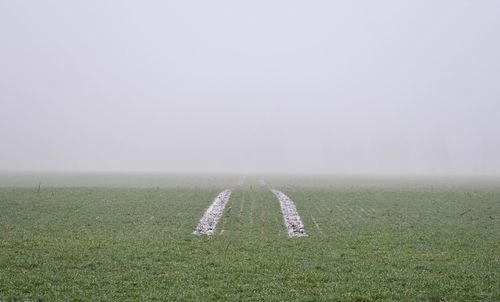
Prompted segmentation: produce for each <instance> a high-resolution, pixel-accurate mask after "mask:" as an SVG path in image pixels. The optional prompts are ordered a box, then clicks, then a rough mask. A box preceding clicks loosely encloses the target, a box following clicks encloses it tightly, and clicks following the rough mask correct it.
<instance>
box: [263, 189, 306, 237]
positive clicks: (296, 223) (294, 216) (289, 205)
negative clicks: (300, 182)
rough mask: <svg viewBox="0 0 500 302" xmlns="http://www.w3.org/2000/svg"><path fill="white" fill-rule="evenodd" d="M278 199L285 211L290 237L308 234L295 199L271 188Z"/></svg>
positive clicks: (282, 210)
mask: <svg viewBox="0 0 500 302" xmlns="http://www.w3.org/2000/svg"><path fill="white" fill-rule="evenodd" d="M271 191H272V192H273V193H274V195H275V196H276V198H277V199H278V201H279V202H280V206H281V212H282V213H283V220H284V222H285V227H286V229H287V233H288V237H302V236H307V234H306V231H305V230H304V224H303V223H302V220H300V216H299V213H298V212H297V208H296V207H295V204H294V203H293V201H292V200H291V199H290V198H289V197H288V196H286V195H285V194H284V193H283V192H281V191H278V190H275V189H271Z"/></svg>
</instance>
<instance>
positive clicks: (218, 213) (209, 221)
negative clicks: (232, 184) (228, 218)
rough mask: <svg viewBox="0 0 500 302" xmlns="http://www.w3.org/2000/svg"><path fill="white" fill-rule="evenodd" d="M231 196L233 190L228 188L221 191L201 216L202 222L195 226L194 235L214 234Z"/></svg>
mask: <svg viewBox="0 0 500 302" xmlns="http://www.w3.org/2000/svg"><path fill="white" fill-rule="evenodd" d="M230 196H231V190H229V189H227V190H224V191H222V192H221V193H219V195H217V197H215V199H214V201H213V202H212V204H211V205H210V206H209V207H208V209H207V210H206V211H205V214H204V215H203V216H202V217H201V219H200V222H199V223H198V225H197V226H196V227H195V228H194V230H193V234H194V235H213V233H214V232H215V227H216V226H217V223H218V222H219V219H220V218H221V217H222V214H223V213H224V208H225V207H226V204H227V202H228V201H229V197H230Z"/></svg>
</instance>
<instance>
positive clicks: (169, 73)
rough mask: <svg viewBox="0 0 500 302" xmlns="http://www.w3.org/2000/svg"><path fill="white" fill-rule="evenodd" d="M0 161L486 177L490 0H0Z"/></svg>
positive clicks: (492, 118) (493, 99)
mask: <svg viewBox="0 0 500 302" xmlns="http://www.w3.org/2000/svg"><path fill="white" fill-rule="evenodd" d="M0 171H157V172H236V173H245V172H254V173H264V172H267V173H269V172H274V173H332V174H360V173H361V174H365V173H368V174H388V173H389V174H473V175H487V174H495V175H499V174H500V1H494V0H492V1H487V0H484V1H472V0H466V1H461V0H442V1H436V0H429V1H426V0H415V1H371V0H367V1H314V0H312V1H309V0H308V1H290V0H286V1H273V0H271V1H217V0H215V1H123V0H116V1H103V0H99V1H89V0H86V1H43V0H36V1H35V0H32V1H1V2H0Z"/></svg>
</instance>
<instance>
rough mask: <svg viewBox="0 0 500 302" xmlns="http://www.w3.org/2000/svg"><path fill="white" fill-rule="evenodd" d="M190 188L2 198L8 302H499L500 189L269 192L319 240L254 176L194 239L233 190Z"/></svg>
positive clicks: (68, 190) (0, 250)
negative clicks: (291, 219)
mask: <svg viewBox="0 0 500 302" xmlns="http://www.w3.org/2000/svg"><path fill="white" fill-rule="evenodd" d="M185 183H188V184H189V186H177V185H172V186H164V187H158V188H156V187H154V188H145V187H143V188H133V187H129V188H127V187H122V188H106V187H42V189H41V190H40V192H37V189H36V188H35V187H32V188H26V187H24V188H23V187H4V188H0V301H2V300H5V301H10V300H21V301H24V300H28V301H37V300H41V301H56V300H57V301H61V300H84V301H101V300H103V301H110V300H120V301H121V300H173V301H175V300H182V301H186V300H193V301H214V300H230V301H238V300H249V301H250V300H253V301H256V300H257V301H258V300H268V301H500V281H499V280H500V222H499V218H500V188H498V187H494V186H448V185H442V186H430V185H428V184H425V185H418V186H415V185H412V184H406V185H404V186H402V185H385V183H384V185H367V184H363V185H360V184H358V185H356V184H352V185H347V183H345V184H344V183H343V184H342V185H340V186H331V185H329V184H328V182H327V181H325V180H323V182H321V184H322V185H321V186H300V182H287V181H281V182H279V181H277V180H276V181H274V182H273V181H268V184H269V185H271V186H272V185H273V184H275V185H276V188H278V189H280V190H283V192H285V193H286V194H287V195H288V196H289V197H290V198H292V199H293V200H294V202H295V205H296V207H297V210H298V212H299V214H300V215H301V217H302V221H303V222H304V225H305V228H306V231H307V233H308V234H309V236H308V237H300V238H291V239H290V238H288V237H287V234H286V231H285V229H284V226H283V218H282V216H281V212H280V207H279V203H278V201H277V200H276V199H275V197H274V195H273V194H272V193H271V192H270V191H269V190H264V189H262V188H261V187H259V186H258V182H257V181H253V180H252V179H248V180H247V182H246V184H245V185H244V186H242V187H240V188H236V189H235V190H234V191H233V193H232V195H231V199H230V201H229V203H228V206H227V208H226V212H225V214H224V216H223V217H222V220H221V221H220V222H219V225H218V226H217V232H216V235H215V236H213V237H206V236H194V235H192V234H191V232H192V230H193V227H194V226H195V225H196V224H197V222H198V220H199V219H200V217H201V215H202V214H203V212H204V210H205V209H206V208H207V207H208V205H209V204H210V203H211V202H212V200H213V198H214V197H215V196H216V195H217V194H218V193H219V192H220V191H222V190H223V189H225V188H226V187H230V186H232V185H234V183H228V184H227V186H222V185H220V180H218V181H214V182H213V185H200V186H196V187H195V186H192V182H185ZM287 183H293V186H291V185H289V186H287V185H286V184H287ZM305 183H306V182H305ZM311 183H313V182H311Z"/></svg>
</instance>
